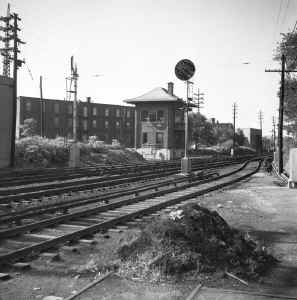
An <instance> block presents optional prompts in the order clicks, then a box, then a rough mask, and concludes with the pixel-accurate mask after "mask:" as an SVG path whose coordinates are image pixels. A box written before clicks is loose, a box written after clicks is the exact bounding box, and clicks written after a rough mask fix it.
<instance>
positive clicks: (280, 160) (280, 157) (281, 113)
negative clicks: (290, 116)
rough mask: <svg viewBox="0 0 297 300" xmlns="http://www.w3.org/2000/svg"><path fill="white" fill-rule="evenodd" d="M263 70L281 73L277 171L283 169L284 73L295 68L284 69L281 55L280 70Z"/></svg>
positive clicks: (283, 59) (284, 64) (284, 65)
mask: <svg viewBox="0 0 297 300" xmlns="http://www.w3.org/2000/svg"><path fill="white" fill-rule="evenodd" d="M265 72H277V73H281V86H280V97H279V117H278V118H279V122H278V173H279V174H281V173H282V172H283V170H284V166H283V118H284V100H285V73H295V72H297V70H286V57H285V55H284V54H282V56H281V70H275V69H274V70H271V69H268V70H267V69H266V70H265Z"/></svg>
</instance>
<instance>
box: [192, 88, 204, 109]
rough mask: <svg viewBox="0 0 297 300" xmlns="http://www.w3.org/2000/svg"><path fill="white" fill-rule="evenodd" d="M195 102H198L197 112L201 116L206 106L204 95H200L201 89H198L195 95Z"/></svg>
mask: <svg viewBox="0 0 297 300" xmlns="http://www.w3.org/2000/svg"><path fill="white" fill-rule="evenodd" d="M194 96H195V100H197V109H198V110H197V112H198V114H200V110H201V109H202V108H203V105H204V93H200V89H199V88H198V92H197V93H194Z"/></svg>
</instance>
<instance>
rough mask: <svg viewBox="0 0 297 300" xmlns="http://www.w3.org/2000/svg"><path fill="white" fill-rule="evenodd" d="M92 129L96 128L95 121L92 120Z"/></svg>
mask: <svg viewBox="0 0 297 300" xmlns="http://www.w3.org/2000/svg"><path fill="white" fill-rule="evenodd" d="M92 127H93V128H96V127H97V121H96V120H92Z"/></svg>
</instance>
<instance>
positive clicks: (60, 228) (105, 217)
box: [0, 159, 262, 265]
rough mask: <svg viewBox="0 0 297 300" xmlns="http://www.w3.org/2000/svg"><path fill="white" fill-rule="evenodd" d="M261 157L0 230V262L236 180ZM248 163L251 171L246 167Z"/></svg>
mask: <svg viewBox="0 0 297 300" xmlns="http://www.w3.org/2000/svg"><path fill="white" fill-rule="evenodd" d="M261 162H262V160H259V159H258V161H255V162H252V161H248V162H246V163H245V164H244V165H242V166H241V167H240V168H238V169H237V170H235V171H232V172H229V173H225V174H223V175H220V176H218V177H216V178H209V179H203V180H198V181H195V182H191V183H187V184H183V185H182V186H174V187H168V188H166V189H164V190H158V191H156V190H155V188H156V187H154V190H153V191H151V192H148V191H146V193H145V194H144V195H138V196H135V195H134V196H133V197H128V198H127V199H124V200H118V201H115V202H113V203H109V204H105V205H101V206H97V207H91V208H84V209H81V210H79V211H76V212H71V213H65V214H64V215H60V216H54V217H51V218H48V219H45V220H41V221H35V220H33V221H32V222H29V223H27V224H24V225H21V226H15V227H13V228H7V229H4V230H1V231H0V265H1V264H2V265H4V264H7V263H9V262H13V261H17V260H20V259H24V258H26V257H28V256H31V255H32V254H33V255H34V254H37V253H39V252H42V251H44V250H46V249H48V248H52V247H57V246H59V245H61V244H64V243H65V242H68V241H74V240H79V239H80V238H83V237H85V236H90V235H92V234H94V233H96V232H98V231H105V230H107V229H109V228H112V227H115V226H118V225H120V224H124V223H127V222H129V221H133V220H135V219H138V218H141V217H143V216H145V215H148V214H153V213H156V212H158V211H160V210H163V209H165V208H168V207H171V206H174V205H177V204H180V203H182V202H185V201H188V200H190V199H193V198H195V197H197V196H199V195H203V194H206V193H209V192H211V191H215V190H217V189H220V188H223V187H226V186H228V185H230V184H233V183H236V182H239V181H241V180H243V179H246V178H248V177H249V176H251V175H253V174H254V173H256V172H257V171H258V170H259V169H260V167H261ZM250 164H252V170H246V169H247V168H248V165H250Z"/></svg>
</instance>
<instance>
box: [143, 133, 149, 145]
mask: <svg viewBox="0 0 297 300" xmlns="http://www.w3.org/2000/svg"><path fill="white" fill-rule="evenodd" d="M147 142H148V138H147V132H143V133H142V144H147Z"/></svg>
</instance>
